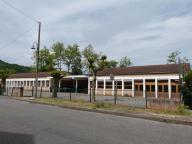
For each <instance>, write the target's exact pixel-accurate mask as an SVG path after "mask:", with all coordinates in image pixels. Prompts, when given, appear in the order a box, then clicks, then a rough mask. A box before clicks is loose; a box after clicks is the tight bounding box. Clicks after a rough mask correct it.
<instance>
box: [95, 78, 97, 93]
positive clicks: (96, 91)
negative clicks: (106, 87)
mask: <svg viewBox="0 0 192 144" xmlns="http://www.w3.org/2000/svg"><path fill="white" fill-rule="evenodd" d="M97 89H98V81H97V80H96V85H95V94H96V95H97V93H98V92H97Z"/></svg>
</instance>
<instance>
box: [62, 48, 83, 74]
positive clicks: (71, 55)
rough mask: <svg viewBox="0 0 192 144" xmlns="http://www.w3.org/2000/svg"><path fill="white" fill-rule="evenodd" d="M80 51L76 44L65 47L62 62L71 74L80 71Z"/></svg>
mask: <svg viewBox="0 0 192 144" xmlns="http://www.w3.org/2000/svg"><path fill="white" fill-rule="evenodd" d="M81 57H82V56H81V52H80V50H79V46H78V45H77V44H74V45H69V46H68V47H67V48H66V49H65V55H64V59H63V61H64V64H65V65H66V66H67V71H68V72H70V71H71V72H72V73H73V74H79V73H82V71H81V68H82V64H81Z"/></svg>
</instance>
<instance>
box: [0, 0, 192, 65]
mask: <svg viewBox="0 0 192 144" xmlns="http://www.w3.org/2000/svg"><path fill="white" fill-rule="evenodd" d="M9 1H10V2H11V3H12V4H13V5H14V6H15V7H18V8H20V9H22V10H23V11H24V12H25V14H26V15H29V16H30V17H34V18H35V19H38V20H41V21H42V33H41V46H44V45H46V46H47V47H50V46H51V45H52V44H53V43H54V42H56V41H62V42H64V44H65V45H68V44H73V43H78V44H79V45H80V48H81V49H83V48H84V47H85V46H86V45H88V44H89V43H91V44H93V46H94V47H95V48H96V50H97V51H100V52H103V53H105V54H106V55H108V57H109V58H114V59H120V58H121V57H122V56H129V57H130V58H131V59H132V60H133V62H134V64H135V65H144V64H159V63H165V62H166V57H167V55H168V53H169V52H171V51H174V50H180V51H182V52H183V55H186V56H187V57H189V58H190V57H191V56H190V55H189V53H190V46H191V45H192V41H191V38H192V30H191V25H192V12H191V8H192V1H191V0H182V1H181V0H166V1H165V0H155V1H154V0H119V1H117V0H102V1H99V0H83V1H82V0H57V1H47V0H41V1H37V0H33V1H26V0H18V1H17V2H16V1H13V0H9ZM0 17H1V21H0V25H1V27H0V33H1V35H0V48H1V46H4V45H6V44H7V43H9V42H10V41H12V40H14V39H15V38H17V37H18V36H19V35H20V34H21V33H22V32H24V31H26V30H27V29H29V28H30V27H31V25H33V24H35V23H34V22H32V21H31V20H30V19H27V18H26V17H25V16H22V15H20V14H19V13H17V12H15V11H14V10H13V9H11V8H9V7H7V6H6V5H5V4H3V3H2V2H0ZM37 28H38V25H36V24H35V27H34V29H32V31H30V32H28V33H26V35H24V36H23V37H22V38H21V39H19V40H18V41H16V42H15V43H13V44H12V45H10V46H8V47H6V48H4V49H2V50H1V53H0V59H4V60H7V61H9V62H14V63H19V64H23V65H30V64H32V61H31V59H30V55H32V51H30V50H29V49H30V47H31V45H32V43H33V42H34V41H36V40H37Z"/></svg>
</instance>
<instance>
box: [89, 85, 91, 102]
mask: <svg viewBox="0 0 192 144" xmlns="http://www.w3.org/2000/svg"><path fill="white" fill-rule="evenodd" d="M89 102H90V103H91V88H90V89H89Z"/></svg>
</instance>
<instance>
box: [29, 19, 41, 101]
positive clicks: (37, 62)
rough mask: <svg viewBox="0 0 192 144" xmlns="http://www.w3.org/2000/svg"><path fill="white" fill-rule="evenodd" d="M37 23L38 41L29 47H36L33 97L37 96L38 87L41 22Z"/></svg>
mask: <svg viewBox="0 0 192 144" xmlns="http://www.w3.org/2000/svg"><path fill="white" fill-rule="evenodd" d="M37 23H38V25H39V29H38V41H37V42H34V43H33V46H32V48H31V49H33V50H35V49H36V75H35V95H34V96H35V97H36V98H37V89H38V72H39V49H40V35H41V22H39V21H37Z"/></svg>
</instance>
